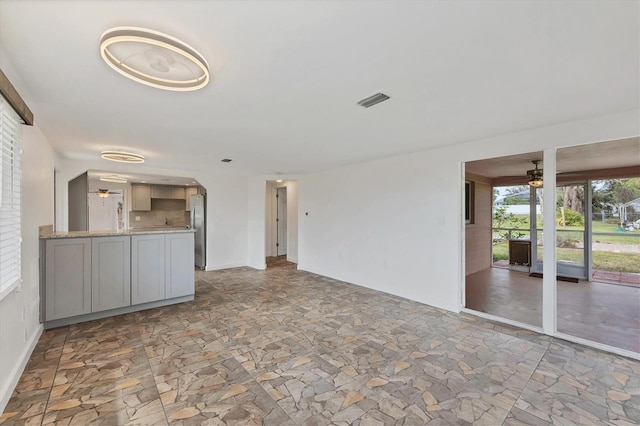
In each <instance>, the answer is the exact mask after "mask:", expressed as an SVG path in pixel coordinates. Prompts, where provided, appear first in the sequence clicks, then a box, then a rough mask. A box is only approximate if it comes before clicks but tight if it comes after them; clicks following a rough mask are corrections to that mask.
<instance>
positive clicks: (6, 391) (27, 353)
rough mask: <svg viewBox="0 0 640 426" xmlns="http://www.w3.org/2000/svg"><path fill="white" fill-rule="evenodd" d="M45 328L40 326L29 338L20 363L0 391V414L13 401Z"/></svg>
mask: <svg viewBox="0 0 640 426" xmlns="http://www.w3.org/2000/svg"><path fill="white" fill-rule="evenodd" d="M43 330H44V328H43V326H42V324H39V325H38V327H36V329H35V330H34V332H33V333H32V334H31V337H30V338H29V342H28V343H29V344H28V345H25V347H24V350H23V351H22V353H21V354H20V363H18V364H16V365H15V367H14V368H13V369H12V370H11V372H10V373H9V380H8V381H7V382H6V385H5V386H4V387H3V389H0V413H3V412H4V409H5V408H6V407H7V404H8V403H9V400H10V399H11V395H12V394H13V390H14V389H15V388H16V386H17V385H18V381H19V380H20V377H21V376H22V373H23V372H24V369H25V367H26V366H27V363H28V362H29V358H31V354H32V353H33V350H34V349H35V348H36V345H37V344H38V340H40V336H41V335H42V332H43Z"/></svg>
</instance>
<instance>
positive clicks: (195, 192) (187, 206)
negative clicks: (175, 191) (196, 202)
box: [185, 186, 198, 211]
mask: <svg viewBox="0 0 640 426" xmlns="http://www.w3.org/2000/svg"><path fill="white" fill-rule="evenodd" d="M192 195H198V187H197V186H190V187H189V188H185V200H186V203H185V210H186V211H191V196H192Z"/></svg>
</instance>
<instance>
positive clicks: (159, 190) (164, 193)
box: [151, 185, 171, 198]
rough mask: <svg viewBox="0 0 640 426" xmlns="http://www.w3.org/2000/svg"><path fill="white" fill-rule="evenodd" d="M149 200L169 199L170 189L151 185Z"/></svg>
mask: <svg viewBox="0 0 640 426" xmlns="http://www.w3.org/2000/svg"><path fill="white" fill-rule="evenodd" d="M151 198H171V187H170V186H159V185H153V186H152V187H151Z"/></svg>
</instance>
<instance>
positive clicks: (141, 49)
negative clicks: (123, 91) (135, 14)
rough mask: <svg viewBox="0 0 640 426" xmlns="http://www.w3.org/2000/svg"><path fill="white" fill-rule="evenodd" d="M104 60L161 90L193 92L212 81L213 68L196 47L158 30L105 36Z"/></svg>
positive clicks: (123, 30) (119, 30)
mask: <svg viewBox="0 0 640 426" xmlns="http://www.w3.org/2000/svg"><path fill="white" fill-rule="evenodd" d="M100 55H102V59H104V60H105V62H106V63H107V64H108V65H109V66H110V67H111V68H113V69H114V70H116V71H117V72H119V73H120V74H122V75H124V76H125V77H128V78H130V79H132V80H135V81H137V82H139V83H142V84H146V85H147V86H151V87H157V88H158V89H165V90H175V91H189V90H198V89H201V88H203V87H204V86H206V85H207V83H208V82H209V65H208V64H207V61H206V60H205V59H204V57H203V56H202V55H201V54H200V53H198V52H197V51H196V50H195V49H194V48H192V47H191V46H189V45H188V44H186V43H183V42H182V41H180V40H178V39H176V38H174V37H171V36H169V35H167V34H163V33H160V32H158V31H153V30H148V29H145V28H136V27H116V28H111V29H110V30H107V31H105V32H104V34H102V39H101V41H100Z"/></svg>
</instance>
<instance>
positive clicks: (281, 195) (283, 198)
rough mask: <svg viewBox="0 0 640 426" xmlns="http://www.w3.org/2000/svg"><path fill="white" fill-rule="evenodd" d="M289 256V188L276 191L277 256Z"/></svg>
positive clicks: (284, 187)
mask: <svg viewBox="0 0 640 426" xmlns="http://www.w3.org/2000/svg"><path fill="white" fill-rule="evenodd" d="M286 254H287V187H286V186H283V187H280V188H277V189H276V256H285V255H286Z"/></svg>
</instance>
